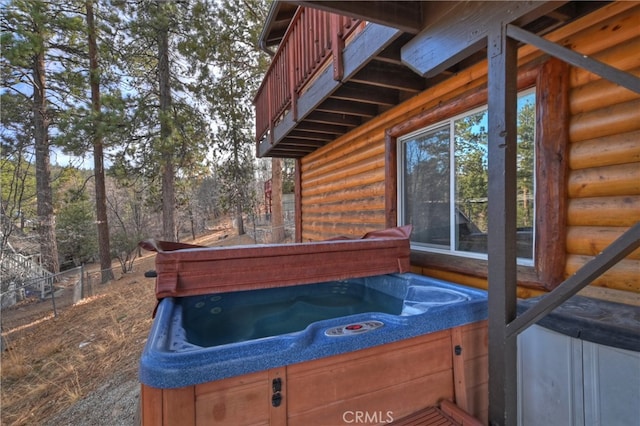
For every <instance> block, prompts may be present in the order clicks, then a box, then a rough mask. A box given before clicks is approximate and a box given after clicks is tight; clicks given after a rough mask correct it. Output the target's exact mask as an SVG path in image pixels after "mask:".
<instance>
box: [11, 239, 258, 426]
mask: <svg viewBox="0 0 640 426" xmlns="http://www.w3.org/2000/svg"><path fill="white" fill-rule="evenodd" d="M228 234H229V231H228V230H226V231H225V230H223V231H221V232H217V233H213V234H211V235H208V236H207V237H204V238H200V239H197V240H196V241H193V243H196V244H200V245H206V246H214V245H240V244H253V243H254V241H253V240H252V239H251V238H250V237H248V236H246V235H245V236H242V237H229V238H224V239H223V237H224V235H228ZM154 260H155V257H154V255H153V253H149V252H145V255H144V256H143V257H142V258H140V259H138V260H137V261H136V264H135V266H134V272H133V273H130V274H126V275H124V276H122V277H121V278H120V279H119V280H116V281H112V282H111V283H108V284H104V285H101V286H99V288H98V289H97V291H96V292H95V294H96V295H95V296H93V297H91V298H89V299H85V300H83V301H81V302H80V303H78V304H76V305H73V306H69V307H66V308H64V309H61V310H59V312H58V316H57V317H55V318H54V317H53V315H49V316H46V317H44V319H42V315H43V312H38V311H49V312H52V309H51V306H50V305H49V304H47V305H46V306H45V303H46V302H40V303H39V304H34V306H22V307H20V308H17V309H6V310H4V311H3V312H2V324H3V333H2V335H3V339H4V341H5V344H6V347H5V350H4V351H3V352H2V359H1V361H2V364H1V368H2V370H1V373H2V388H1V398H2V399H1V407H2V412H1V415H0V423H1V424H3V425H52V426H53V425H56V426H58V425H73V426H77V425H133V424H135V421H136V418H137V417H136V416H137V406H138V398H139V388H140V384H139V382H138V362H139V358H140V354H141V352H142V349H143V347H144V344H145V342H146V338H147V335H148V333H149V329H150V327H151V324H152V317H151V314H152V312H153V308H154V306H155V303H156V300H155V294H154V290H153V285H154V280H153V279H150V278H145V277H144V272H145V271H148V270H152V269H154ZM114 267H115V265H114ZM70 293H72V292H70ZM61 297H69V296H68V295H66V296H61ZM40 304H41V305H42V306H36V305H40ZM34 320H35V321H34ZM7 325H11V326H10V327H9V326H7Z"/></svg>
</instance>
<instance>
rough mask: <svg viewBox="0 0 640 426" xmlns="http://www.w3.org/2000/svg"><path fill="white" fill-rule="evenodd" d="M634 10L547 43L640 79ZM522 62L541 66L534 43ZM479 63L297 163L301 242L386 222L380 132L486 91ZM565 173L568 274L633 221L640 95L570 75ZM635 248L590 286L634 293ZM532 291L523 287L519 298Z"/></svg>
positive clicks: (604, 12) (639, 197)
mask: <svg viewBox="0 0 640 426" xmlns="http://www.w3.org/2000/svg"><path fill="white" fill-rule="evenodd" d="M638 28H640V6H639V5H638V4H637V3H630V2H618V3H613V4H611V5H608V6H606V7H604V8H602V9H600V10H598V11H597V12H595V13H593V14H591V15H589V16H587V17H584V18H582V19H579V20H577V21H576V22H574V23H572V24H570V25H567V26H566V27H563V28H561V29H559V30H557V31H555V32H554V33H552V34H550V35H548V36H547V38H548V39H550V40H552V41H555V42H557V43H559V44H562V45H564V46H568V47H570V48H571V49H574V50H576V51H578V52H580V53H582V54H585V55H590V56H592V57H594V58H596V59H599V60H601V61H603V62H605V63H607V64H609V65H612V66H614V67H616V68H619V69H622V70H625V71H629V72H631V73H633V74H635V75H640V49H639V46H640V36H639V35H638ZM519 57H520V63H521V64H525V63H533V62H534V61H540V60H541V58H542V55H541V54H540V52H538V51H537V50H536V49H534V48H532V47H531V46H524V47H522V48H521V49H520V51H519ZM486 78H487V76H486V63H482V64H478V65H475V66H473V67H470V68H468V69H466V70H464V71H462V72H460V73H458V74H457V75H455V76H453V77H452V78H450V79H449V80H447V81H445V82H443V83H441V84H439V85H437V86H434V87H433V88H430V89H428V90H426V91H425V92H423V93H421V94H419V95H417V96H415V97H413V98H411V99H409V100H407V101H406V102H404V103H403V104H402V105H400V106H398V107H396V108H394V109H392V110H390V111H387V112H386V113H384V114H382V115H380V116H379V117H377V118H376V119H373V120H371V121H370V122H369V123H367V124H366V125H364V126H361V127H359V128H357V129H355V130H353V131H352V132H351V133H349V134H347V135H345V136H344V137H342V138H340V139H337V140H336V141H334V142H333V143H330V144H328V145H326V146H325V147H323V148H320V149H318V150H317V151H315V152H314V153H312V154H310V155H308V156H306V157H304V158H303V159H302V160H301V162H300V164H301V167H300V173H301V194H302V199H301V239H302V241H309V240H322V239H326V238H331V237H334V236H336V235H350V236H360V235H362V234H364V233H365V232H368V231H371V230H374V229H381V228H383V227H384V226H385V210H384V206H385V182H384V176H385V173H384V167H385V165H384V161H385V141H384V139H385V130H386V129H389V128H391V127H394V126H399V125H401V124H402V123H404V122H406V121H407V120H410V119H411V118H412V117H415V116H416V115H418V114H420V113H421V112H423V111H425V110H428V109H430V108H433V107H434V106H436V105H441V104H445V103H446V102H447V101H448V100H452V99H455V98H456V97H457V96H459V95H460V94H462V93H465V92H468V91H470V90H472V89H474V88H478V87H481V86H483V85H486ZM569 80H570V87H571V89H570V96H569V97H570V99H569V104H570V109H571V118H570V123H569V139H570V144H569V154H568V156H569V158H568V164H569V169H570V170H569V175H568V181H567V202H566V204H567V207H566V210H567V212H566V213H567V214H566V217H567V219H566V222H567V223H566V225H567V228H566V235H565V236H566V239H567V242H566V250H567V260H566V266H565V270H564V273H565V276H568V275H570V274H573V273H574V272H575V271H576V270H577V269H578V268H579V267H580V266H581V265H583V264H584V263H586V262H587V261H588V260H589V259H591V258H592V257H593V256H594V255H595V254H597V253H598V252H599V251H600V250H601V249H602V248H603V247H605V246H606V245H607V244H609V243H610V242H611V241H613V239H614V238H615V237H616V236H617V235H620V234H621V233H622V232H623V231H624V230H625V229H626V228H627V227H629V226H630V225H632V224H634V223H635V222H638V221H640V137H639V136H640V97H639V96H638V95H637V94H634V93H632V92H630V91H628V90H626V89H624V88H620V87H619V86H617V85H615V84H612V83H609V82H607V81H605V80H602V79H601V78H600V77H598V76H596V75H594V74H591V73H589V72H586V71H584V70H581V69H576V68H571V72H570V78H569ZM416 270H417V272H421V273H424V274H426V275H432V276H437V277H441V278H443V277H447V278H448V279H455V281H458V282H461V283H465V284H469V285H473V286H478V287H484V288H486V280H485V279H479V278H478V277H477V276H475V277H472V276H466V275H464V274H460V273H452V272H451V271H442V270H433V269H432V270H429V269H422V268H416ZM638 271H640V251H636V252H634V253H633V254H631V255H630V256H629V257H628V258H627V259H625V260H624V261H622V262H621V263H620V264H618V265H617V266H615V267H614V268H613V269H612V270H610V271H609V272H608V273H606V274H605V275H603V276H602V277H601V278H599V279H598V280H596V281H595V283H594V285H597V286H604V287H610V288H616V289H621V290H630V291H634V292H638V293H640V274H638ZM535 294H538V292H537V291H535V290H531V289H520V290H519V296H521V297H527V296H532V295H535Z"/></svg>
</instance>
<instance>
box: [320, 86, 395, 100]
mask: <svg viewBox="0 0 640 426" xmlns="http://www.w3.org/2000/svg"><path fill="white" fill-rule="evenodd" d="M331 97H332V98H335V99H342V100H345V101H356V102H364V103H370V104H375V105H387V106H394V105H397V104H398V93H397V92H396V91H395V90H393V89H387V88H384V87H376V88H375V89H373V88H372V87H371V86H368V85H366V84H360V83H351V82H349V83H346V84H345V85H344V86H342V87H340V88H339V89H338V90H336V91H335V92H334V93H333V94H332V95H331Z"/></svg>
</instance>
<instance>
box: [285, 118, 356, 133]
mask: <svg viewBox="0 0 640 426" xmlns="http://www.w3.org/2000/svg"><path fill="white" fill-rule="evenodd" d="M296 130H301V131H307V132H314V133H324V134H327V135H342V134H345V133H347V131H348V130H349V127H346V126H336V125H331V124H321V123H313V122H311V121H303V122H301V123H300V124H298V126H297V127H296Z"/></svg>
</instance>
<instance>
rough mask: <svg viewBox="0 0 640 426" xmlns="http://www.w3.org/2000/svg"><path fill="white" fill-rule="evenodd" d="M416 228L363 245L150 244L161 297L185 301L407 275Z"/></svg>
mask: <svg viewBox="0 0 640 426" xmlns="http://www.w3.org/2000/svg"><path fill="white" fill-rule="evenodd" d="M410 234H411V226H402V227H397V228H389V229H384V230H380V231H372V232H369V233H367V234H365V235H364V236H363V237H362V238H360V239H349V238H336V239H332V240H328V241H319V242H309V243H293V244H266V245H251V246H247V245H245V246H232V247H202V246H196V245H192V244H182V243H173V242H167V241H155V240H146V241H143V242H141V243H140V246H141V247H142V248H144V249H146V250H151V251H155V252H157V254H156V273H157V278H156V297H157V298H158V299H162V298H165V297H182V296H193V295H199V294H208V293H214V292H216V293H219V292H228V291H238V290H253V289H258V288H269V287H284V286H290V285H298V284H310V283H319V282H327V281H333V280H342V279H347V278H357V277H366V276H373V275H382V274H390V273H396V272H397V273H403V272H408V271H409V269H410V265H409V255H410V246H409V235H410Z"/></svg>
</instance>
